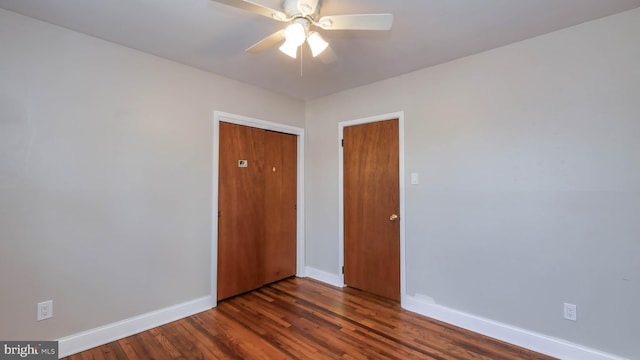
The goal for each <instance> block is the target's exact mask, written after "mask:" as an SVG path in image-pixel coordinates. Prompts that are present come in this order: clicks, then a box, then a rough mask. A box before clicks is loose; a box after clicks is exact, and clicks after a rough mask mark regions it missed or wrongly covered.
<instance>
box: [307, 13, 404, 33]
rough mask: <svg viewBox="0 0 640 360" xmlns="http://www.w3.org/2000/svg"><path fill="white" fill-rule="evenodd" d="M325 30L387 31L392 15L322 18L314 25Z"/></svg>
mask: <svg viewBox="0 0 640 360" xmlns="http://www.w3.org/2000/svg"><path fill="white" fill-rule="evenodd" d="M314 24H315V25H317V26H320V27H321V28H323V29H325V30H389V29H391V26H392V25H393V15H392V14H353V15H330V16H323V17H321V18H320V20H318V21H317V22H316V23H314Z"/></svg>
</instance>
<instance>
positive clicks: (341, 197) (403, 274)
mask: <svg viewBox="0 0 640 360" xmlns="http://www.w3.org/2000/svg"><path fill="white" fill-rule="evenodd" d="M391 119H398V137H399V139H398V144H399V147H400V149H398V150H399V157H400V158H399V162H400V169H399V170H398V171H399V173H400V214H399V215H400V219H399V220H400V304H401V305H402V304H404V302H405V299H406V271H405V268H406V266H405V251H406V248H405V222H404V215H405V209H404V207H405V205H404V204H405V200H404V196H405V188H404V111H398V112H394V113H389V114H383V115H376V116H371V117H366V118H362V119H355V120H349V121H342V122H339V123H338V139H339V141H342V136H343V132H344V128H345V127H347V126H353V125H360V124H367V123H372V122H377V121H384V120H391ZM338 145H339V146H340V144H338ZM343 180H344V154H343V148H342V146H340V150H339V151H338V257H339V261H338V274H340V278H341V282H342V285H343V286H344V285H345V284H344V274H343V273H342V268H343V266H344V181H343Z"/></svg>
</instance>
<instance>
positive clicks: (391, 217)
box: [389, 214, 398, 221]
mask: <svg viewBox="0 0 640 360" xmlns="http://www.w3.org/2000/svg"><path fill="white" fill-rule="evenodd" d="M396 220H398V215H396V214H391V216H389V221H396Z"/></svg>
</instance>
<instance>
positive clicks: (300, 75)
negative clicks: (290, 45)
mask: <svg viewBox="0 0 640 360" xmlns="http://www.w3.org/2000/svg"><path fill="white" fill-rule="evenodd" d="M302 53H303V51H302V46H300V77H302Z"/></svg>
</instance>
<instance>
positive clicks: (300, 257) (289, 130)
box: [211, 111, 305, 307]
mask: <svg viewBox="0 0 640 360" xmlns="http://www.w3.org/2000/svg"><path fill="white" fill-rule="evenodd" d="M221 121H222V122H227V123H232V124H238V125H245V126H251V127H254V128H259V129H265V130H272V131H278V132H282V133H286V134H292V135H297V136H298V155H297V156H298V185H297V187H298V189H297V209H298V211H297V214H298V218H297V226H296V232H297V234H296V275H297V276H299V277H304V276H305V273H304V269H305V257H304V254H305V249H304V244H305V242H304V129H302V128H299V127H295V126H289V125H283V124H278V123H274V122H270V121H265V120H259V119H254V118H250V117H246V116H242V115H236V114H230V113H225V112H221V111H214V112H213V183H212V191H211V193H212V208H213V212H212V214H211V215H212V219H211V220H212V221H211V224H212V227H211V231H212V232H211V276H212V279H211V296H212V298H213V300H214V307H215V306H216V305H217V300H216V299H217V298H218V162H219V160H220V136H219V135H220V122H221Z"/></svg>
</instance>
